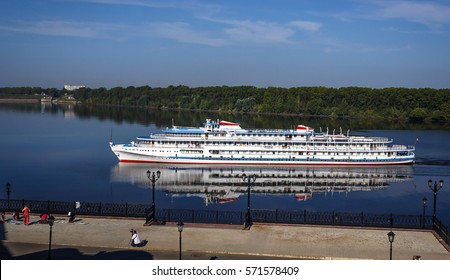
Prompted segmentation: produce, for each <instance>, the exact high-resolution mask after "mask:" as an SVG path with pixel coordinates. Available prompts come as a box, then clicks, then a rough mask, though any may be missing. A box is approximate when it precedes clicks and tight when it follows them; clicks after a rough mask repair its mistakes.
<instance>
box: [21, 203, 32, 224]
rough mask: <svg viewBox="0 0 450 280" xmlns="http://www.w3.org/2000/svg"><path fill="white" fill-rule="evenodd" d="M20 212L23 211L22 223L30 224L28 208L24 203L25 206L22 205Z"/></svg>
mask: <svg viewBox="0 0 450 280" xmlns="http://www.w3.org/2000/svg"><path fill="white" fill-rule="evenodd" d="M22 212H23V224H24V225H29V224H30V208H28V205H27V204H25V207H23V209H22Z"/></svg>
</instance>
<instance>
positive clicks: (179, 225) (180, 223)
mask: <svg viewBox="0 0 450 280" xmlns="http://www.w3.org/2000/svg"><path fill="white" fill-rule="evenodd" d="M183 227H184V224H183V222H181V221H180V222H178V224H177V228H178V232H179V233H180V254H179V259H180V260H181V233H182V232H183Z"/></svg>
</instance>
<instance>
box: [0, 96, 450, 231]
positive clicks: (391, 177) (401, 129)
mask: <svg viewBox="0 0 450 280" xmlns="http://www.w3.org/2000/svg"><path fill="white" fill-rule="evenodd" d="M206 118H212V119H216V118H221V119H225V120H229V121H235V122H239V123H241V125H242V127H244V128H291V127H294V126H295V125H297V124H305V125H309V126H312V127H314V128H315V129H316V130H319V129H320V128H321V129H322V130H326V129H327V127H328V129H329V130H330V131H332V130H333V129H336V131H338V130H339V129H341V128H342V130H343V131H347V129H350V132H351V134H358V135H369V136H384V137H388V138H393V139H394V141H395V143H398V144H407V145H412V144H415V143H416V149H417V150H416V155H417V162H416V164H415V165H413V166H395V167H375V168H374V167H372V168H350V167H347V168H320V167H315V168H311V167H309V168H308V167H297V168H287V167H286V168H255V167H252V168H242V167H239V168H230V167H227V166H222V167H220V166H219V167H214V168H208V167H200V166H198V167H192V166H160V165H154V164H144V165H142V164H119V163H118V161H117V159H116V158H115V156H114V155H113V153H112V152H111V151H110V149H109V145H108V142H109V141H110V138H111V134H112V138H113V141H114V142H116V143H124V142H126V143H127V142H130V141H132V140H134V138H135V137H136V136H141V135H145V134H148V133H154V132H158V131H159V130H160V129H162V128H165V127H167V126H170V125H171V123H172V121H173V122H174V123H175V124H176V125H189V126H200V125H201V124H202V122H203V121H204V119H206ZM0 131H1V137H0V146H1V147H2V152H1V157H0V159H1V160H0V184H2V185H3V187H2V189H3V191H1V192H0V193H1V195H0V197H1V198H6V191H5V188H4V186H5V185H6V183H7V182H10V184H11V199H25V200H27V199H29V200H60V201H81V202H128V203H149V204H150V203H151V188H150V187H149V184H148V179H147V176H146V171H147V170H148V169H150V170H151V171H156V170H160V171H161V178H160V179H159V180H158V182H157V183H156V198H155V199H156V205H157V207H160V208H178V209H210V210H224V211H227V210H239V211H245V209H246V205H247V197H246V186H245V185H243V182H242V179H240V178H241V175H242V173H246V174H257V175H258V179H257V180H256V182H255V185H254V188H253V194H252V208H258V209H285V210H293V209H295V210H305V209H306V210H311V211H333V210H334V211H349V212H361V211H363V212H370V213H398V214H421V213H422V211H423V207H422V198H424V197H426V198H427V199H428V204H427V207H426V209H425V210H426V214H427V215H431V214H432V210H433V194H432V192H431V191H430V190H429V188H428V186H427V181H428V180H429V179H431V180H433V181H434V180H436V181H439V180H441V179H442V180H444V187H443V189H441V190H440V191H439V193H438V203H437V216H438V218H439V219H442V220H443V221H444V222H445V224H446V225H448V226H449V225H450V129H449V127H448V126H440V125H411V124H399V123H396V122H391V123H389V122H383V121H378V122H371V123H368V122H361V121H348V120H347V121H339V120H330V119H309V120H308V119H301V118H299V117H278V116H277V117H274V116H251V115H236V116H233V115H226V114H225V115H224V114H213V113H211V114H207V113H190V112H170V111H156V112H155V111H146V110H139V109H121V108H100V107H94V108H88V107H81V106H55V105H41V104H0ZM111 132H112V133H111ZM417 140H418V141H417Z"/></svg>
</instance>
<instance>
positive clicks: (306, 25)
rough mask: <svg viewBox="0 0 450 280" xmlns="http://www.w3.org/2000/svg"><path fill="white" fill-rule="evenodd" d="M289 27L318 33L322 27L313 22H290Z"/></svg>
mask: <svg viewBox="0 0 450 280" xmlns="http://www.w3.org/2000/svg"><path fill="white" fill-rule="evenodd" d="M290 25H292V26H293V27H296V28H298V29H301V30H307V31H319V29H320V28H321V27H322V24H320V23H317V22H313V21H302V20H297V21H291V22H290Z"/></svg>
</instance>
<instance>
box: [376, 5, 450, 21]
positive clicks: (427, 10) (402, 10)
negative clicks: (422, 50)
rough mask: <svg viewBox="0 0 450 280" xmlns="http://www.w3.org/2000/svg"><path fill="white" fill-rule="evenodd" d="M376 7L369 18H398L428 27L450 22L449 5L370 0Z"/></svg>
mask: <svg viewBox="0 0 450 280" xmlns="http://www.w3.org/2000/svg"><path fill="white" fill-rule="evenodd" d="M370 3H371V4H373V5H374V6H375V7H377V8H376V9H375V10H374V12H373V13H371V14H369V18H373V19H400V20H405V21H409V22H417V23H421V24H424V25H427V26H428V27H436V26H439V25H442V24H447V23H450V6H448V5H442V4H439V3H436V2H430V1H409V0H389V1H370Z"/></svg>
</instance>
